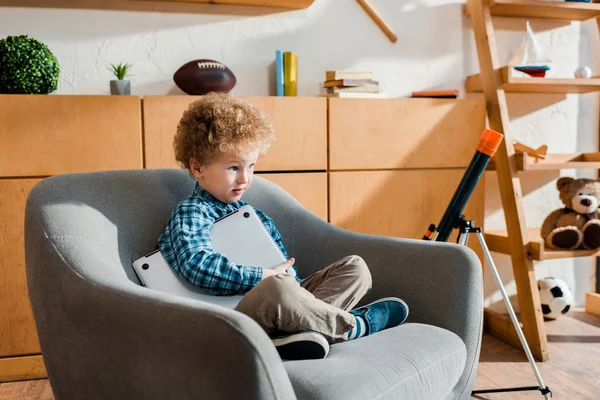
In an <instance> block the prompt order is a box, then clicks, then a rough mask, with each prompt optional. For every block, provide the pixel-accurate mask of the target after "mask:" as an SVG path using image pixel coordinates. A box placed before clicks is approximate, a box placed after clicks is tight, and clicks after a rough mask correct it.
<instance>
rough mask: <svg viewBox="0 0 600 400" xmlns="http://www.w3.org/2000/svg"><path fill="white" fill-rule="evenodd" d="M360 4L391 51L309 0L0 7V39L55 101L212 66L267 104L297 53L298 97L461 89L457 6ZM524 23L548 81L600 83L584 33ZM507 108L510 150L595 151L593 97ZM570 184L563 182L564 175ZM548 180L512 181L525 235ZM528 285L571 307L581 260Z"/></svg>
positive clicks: (469, 51) (334, 4) (466, 55)
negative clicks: (190, 7)
mask: <svg viewBox="0 0 600 400" xmlns="http://www.w3.org/2000/svg"><path fill="white" fill-rule="evenodd" d="M132 1H133V0H132ZM6 3H7V2H4V4H6ZM12 3H15V2H14V1H13V2H12ZM28 3H35V1H28ZM2 4H3V2H0V5H2ZM371 4H372V5H373V7H374V8H375V9H377V10H378V11H379V12H380V13H381V14H382V15H383V16H384V18H385V20H386V21H387V22H388V23H389V24H390V26H391V27H392V30H393V31H394V32H395V33H396V34H397V36H398V42H397V43H395V44H393V43H391V42H390V41H389V40H388V39H387V38H386V37H385V36H384V35H383V33H382V32H381V31H380V30H379V29H378V28H377V26H376V25H375V24H374V23H373V21H371V20H370V19H369V17H368V16H367V15H366V14H365V12H364V11H363V10H362V9H361V8H360V7H359V6H358V4H357V3H356V2H354V1H351V0H316V1H315V2H314V4H313V5H312V6H311V7H310V8H309V9H307V10H301V11H294V12H286V13H280V14H270V15H264V16H254V17H247V16H228V15H204V14H191V13H188V14H186V13H159V12H139V11H135V12H132V11H116V10H112V11H109V10H89V9H87V10H85V9H57V8H30V7H28V8H18V7H13V8H10V7H4V8H2V7H0V37H6V36H8V35H17V34H28V35H30V36H32V37H35V38H37V39H39V40H42V41H43V42H45V43H46V44H47V45H48V46H49V47H50V49H51V50H52V51H53V52H54V54H55V55H56V56H57V57H58V59H59V62H60V64H61V68H62V72H61V78H60V82H59V89H58V91H57V93H62V94H108V93H109V89H108V81H109V80H110V79H111V74H110V72H109V70H108V68H107V66H108V64H110V63H119V62H129V63H133V64H134V68H133V70H132V73H133V74H134V76H132V77H131V81H132V93H133V94H139V95H151V94H152V95H162V94H181V92H180V91H179V89H177V88H176V87H175V85H174V84H173V81H172V75H173V73H174V72H175V70H176V69H177V68H178V67H179V66H181V65H182V64H183V63H185V62H187V61H189V60H192V59H197V58H209V59H215V60H219V61H221V62H223V63H225V64H226V65H227V66H228V67H229V68H230V69H231V70H232V71H233V72H234V73H235V75H236V77H237V80H238V84H237V86H236V87H235V88H234V89H233V91H232V94H235V95H243V96H245V95H259V96H260V95H269V94H274V87H273V61H274V55H275V50H277V49H281V50H291V51H294V52H296V53H297V54H298V68H299V72H298V74H299V87H298V93H299V95H300V96H313V95H316V94H317V93H318V92H319V88H320V85H321V84H322V81H323V79H324V73H325V71H326V70H330V69H342V68H357V69H360V68H365V69H370V70H373V71H374V73H375V77H376V79H378V80H379V81H380V84H381V87H382V90H383V91H385V92H387V93H388V94H389V95H390V96H407V95H408V94H409V93H410V92H411V91H413V90H423V89H429V88H453V87H460V88H462V86H463V84H464V79H465V77H466V76H467V75H470V74H473V73H477V72H478V71H479V67H478V64H477V54H476V50H475V45H474V40H473V33H472V29H471V21H470V18H468V17H466V16H465V15H464V4H463V3H462V2H461V3H455V2H450V1H448V0H428V1H410V0H408V1H402V2H397V1H391V0H371ZM494 21H495V25H496V28H497V29H498V34H497V39H498V40H497V42H498V45H499V59H500V61H501V63H503V64H504V63H506V62H507V61H508V60H509V59H510V56H511V54H512V52H514V51H515V50H516V49H517V47H518V46H519V44H520V42H521V39H522V38H523V31H524V27H525V20H523V19H510V18H495V19H494ZM531 23H532V27H533V29H534V31H536V32H539V35H538V36H539V39H540V41H541V43H542V44H543V45H544V46H546V50H547V52H548V55H549V56H550V57H551V58H552V59H553V60H554V61H555V62H554V64H553V67H554V68H553V69H552V71H551V72H550V74H549V76H563V77H571V76H572V74H573V71H574V70H575V68H576V67H577V66H578V65H584V64H585V65H589V66H590V67H591V68H592V69H593V71H594V73H595V74H598V73H600V71H599V67H600V60H599V59H600V52H599V50H598V49H600V43H599V42H598V37H597V28H596V25H595V24H592V23H591V22H586V23H583V24H582V23H577V22H575V23H571V24H564V23H558V22H552V21H543V20H532V21H531ZM508 100H509V104H510V115H511V119H512V125H511V126H512V128H513V130H512V132H513V135H514V137H515V138H516V139H519V140H522V141H523V142H525V143H527V144H529V145H532V146H536V147H537V146H539V145H541V144H544V143H545V144H548V146H549V151H551V152H575V151H586V150H589V149H592V148H594V147H595V146H596V142H597V135H598V97H597V95H594V94H592V95H584V96H576V95H573V96H560V95H531V94H527V95H525V94H522V95H514V94H513V95H508ZM575 173H576V171H563V175H568V174H575ZM557 176H558V174H557V173H552V172H550V173H536V174H531V173H528V174H527V175H522V177H523V183H524V191H523V192H524V194H525V209H526V215H527V221H528V223H530V224H531V225H532V226H539V225H540V224H541V222H542V221H543V219H544V217H545V216H546V215H547V214H548V213H549V212H550V211H551V210H552V209H554V208H557V207H561V205H560V203H559V201H558V195H557V193H556V190H555V188H554V182H555V179H556V177H557ZM487 178H488V179H487V180H486V191H487V197H488V207H487V208H488V211H487V216H486V228H488V229H493V228H498V227H503V226H504V219H503V215H502V212H501V207H500V198H499V195H498V191H497V184H496V179H495V177H494V175H493V174H489V173H488V174H487ZM539 185H541V186H542V188H541V189H537V187H538V186H539ZM494 258H495V260H496V262H497V263H498V266H499V267H500V270H501V272H502V275H503V279H504V280H505V282H506V284H507V285H508V287H509V289H510V291H511V292H514V282H512V272H511V267H510V262H509V257H507V256H503V255H499V254H494ZM536 274H537V275H538V277H543V276H546V275H549V274H552V275H555V276H559V277H562V278H563V279H565V280H566V281H567V283H568V284H569V286H570V287H571V288H573V290H574V292H575V295H576V300H577V303H578V304H580V305H581V304H583V298H584V297H583V296H584V294H585V292H587V291H589V290H592V289H593V285H594V264H593V260H592V259H589V258H587V259H579V260H570V259H568V260H557V261H546V262H543V263H539V264H537V266H536ZM487 276H488V277H487V278H486V291H487V294H488V302H494V301H497V300H499V299H500V297H499V294H498V292H497V291H496V287H495V284H494V282H493V281H492V280H491V276H490V275H489V274H488V275H487Z"/></svg>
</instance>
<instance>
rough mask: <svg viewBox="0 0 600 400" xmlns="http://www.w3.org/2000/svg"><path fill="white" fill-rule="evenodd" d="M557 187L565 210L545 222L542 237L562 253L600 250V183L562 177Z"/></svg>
mask: <svg viewBox="0 0 600 400" xmlns="http://www.w3.org/2000/svg"><path fill="white" fill-rule="evenodd" d="M556 188H557V189H558V192H559V195H560V200H561V201H562V202H563V203H564V205H565V208H561V209H559V210H555V211H553V212H552V213H551V214H550V215H548V216H547V217H546V219H545V220H544V223H543V224H542V228H541V235H542V239H544V242H545V243H546V245H547V246H548V247H550V248H553V249H561V250H572V249H590V250H594V249H598V248H600V219H598V212H597V211H598V205H599V204H600V180H595V179H573V178H568V177H563V178H560V179H558V181H557V182H556Z"/></svg>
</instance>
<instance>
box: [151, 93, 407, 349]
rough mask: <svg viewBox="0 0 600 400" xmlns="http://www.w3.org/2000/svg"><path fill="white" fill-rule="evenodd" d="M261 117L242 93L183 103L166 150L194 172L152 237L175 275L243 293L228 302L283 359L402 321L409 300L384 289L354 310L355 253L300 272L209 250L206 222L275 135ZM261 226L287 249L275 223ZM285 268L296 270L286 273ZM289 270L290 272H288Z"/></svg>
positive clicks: (358, 263) (359, 289) (358, 264)
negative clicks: (187, 192)
mask: <svg viewBox="0 0 600 400" xmlns="http://www.w3.org/2000/svg"><path fill="white" fill-rule="evenodd" d="M274 140H275V136H274V133H273V128H272V124H271V121H270V119H269V118H268V117H267V116H266V115H265V114H263V113H262V112H261V111H260V110H259V109H257V108H256V107H254V106H252V105H250V104H249V103H247V102H246V101H243V100H242V99H239V98H235V97H232V96H228V95H225V94H216V93H210V94H208V95H206V96H203V97H202V98H201V99H200V100H197V101H195V102H193V103H192V104H191V105H190V106H189V108H188V109H187V110H186V111H185V112H184V114H183V117H182V118H181V121H180V122H179V125H178V127H177V133H176V135H175V139H174V148H175V157H176V159H177V161H178V162H179V163H180V164H181V165H182V167H184V168H187V169H188V170H189V172H190V174H191V175H192V176H193V177H194V179H196V181H197V185H196V187H195V190H194V192H193V194H192V195H191V196H189V197H187V198H186V199H184V200H183V201H181V203H179V205H178V206H177V207H176V209H175V210H174V211H173V213H172V215H171V217H170V218H169V220H168V222H167V226H166V230H165V232H164V233H163V234H162V235H161V236H160V238H159V240H158V246H159V248H160V250H161V253H162V254H163V256H164V258H165V259H166V260H167V262H168V263H169V265H170V266H171V267H172V268H173V269H174V270H175V271H176V272H177V273H178V274H179V275H181V276H182V277H183V278H184V279H186V280H187V281H189V282H191V283H192V284H194V285H196V286H199V287H201V288H205V289H207V290H209V291H210V292H211V293H213V294H215V295H233V294H240V293H242V294H244V297H243V298H242V300H241V301H240V303H239V304H238V306H237V307H236V310H237V311H239V312H242V313H244V314H246V315H248V316H249V317H251V318H252V319H254V320H255V321H256V322H257V323H258V324H259V325H260V326H261V327H262V328H263V329H265V331H266V332H267V333H268V334H270V335H272V337H273V336H274V335H275V336H277V335H278V337H275V338H274V339H273V342H274V344H275V346H276V347H277V349H278V351H279V353H280V355H281V357H282V358H285V359H305V358H323V357H325V356H326V355H327V353H328V351H329V343H335V342H339V341H345V340H351V339H356V338H358V337H361V336H364V335H370V334H373V333H375V332H378V331H380V330H382V329H386V328H390V327H393V326H397V325H399V324H401V323H403V322H404V321H405V320H406V317H407V316H408V307H407V305H406V304H405V303H404V302H403V301H402V300H400V299H397V298H386V299H382V300H378V301H376V302H374V303H372V304H370V305H367V306H363V307H360V308H358V309H355V310H353V307H354V306H355V305H356V304H357V303H358V302H359V300H360V299H361V298H362V297H363V296H364V295H365V294H366V293H367V292H368V291H369V290H370V289H371V274H370V272H369V269H368V268H367V265H366V264H365V262H364V261H363V260H362V258H360V257H359V256H348V257H345V258H343V259H341V260H338V261H336V262H334V263H333V264H331V265H329V266H327V267H326V268H324V269H323V270H321V271H319V272H316V273H314V274H312V275H311V276H309V277H307V278H305V279H301V278H300V277H299V274H298V271H297V270H296V267H295V266H294V262H295V260H294V258H290V259H288V261H287V262H285V263H284V264H281V265H278V266H276V267H274V268H273V269H264V268H260V267H255V266H248V265H236V264H233V263H232V262H230V261H229V260H228V259H227V257H226V256H224V255H223V254H220V253H216V252H213V250H212V248H211V241H210V233H209V230H210V227H211V225H212V224H213V223H214V222H215V220H217V219H219V218H221V217H223V216H225V215H227V214H229V213H231V212H233V211H235V210H237V209H238V208H240V207H242V206H243V205H245V204H246V203H245V202H244V201H243V200H241V198H242V196H243V194H244V193H245V192H246V191H247V190H248V188H249V187H250V185H251V183H252V175H253V173H254V165H255V163H256V161H257V160H258V157H259V155H260V154H264V153H265V152H266V151H267V150H268V148H269V147H270V146H271V144H272V143H273V142H274ZM256 212H257V214H258V216H259V217H260V219H261V220H262V222H263V224H264V226H265V227H266V228H267V230H268V231H269V232H270V234H271V236H272V237H273V239H274V240H275V242H276V243H277V245H278V246H279V248H280V249H281V251H282V252H283V254H284V255H285V257H286V258H288V255H287V252H286V250H285V248H284V246H283V243H282V238H281V235H280V234H279V232H278V231H277V228H276V227H275V224H274V223H273V221H272V220H271V218H269V217H268V216H267V215H265V214H264V213H263V212H261V211H260V210H258V209H256ZM290 268H293V269H294V271H295V272H296V274H289V273H287V271H288V269H290ZM292 275H296V278H294V277H293V276H292Z"/></svg>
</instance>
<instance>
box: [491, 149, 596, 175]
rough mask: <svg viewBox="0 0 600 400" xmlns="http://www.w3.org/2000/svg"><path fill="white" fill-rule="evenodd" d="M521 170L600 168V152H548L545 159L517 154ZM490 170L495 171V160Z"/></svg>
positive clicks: (518, 168)
mask: <svg viewBox="0 0 600 400" xmlns="http://www.w3.org/2000/svg"><path fill="white" fill-rule="evenodd" d="M515 162H516V164H517V170H519V171H551V170H561V169H600V153H568V154H546V158H545V159H538V160H537V161H536V159H535V158H534V157H533V156H529V155H528V154H527V153H517V154H515ZM487 169H488V170H490V171H495V169H496V165H495V163H494V160H491V161H490V163H489V164H488V168H487Z"/></svg>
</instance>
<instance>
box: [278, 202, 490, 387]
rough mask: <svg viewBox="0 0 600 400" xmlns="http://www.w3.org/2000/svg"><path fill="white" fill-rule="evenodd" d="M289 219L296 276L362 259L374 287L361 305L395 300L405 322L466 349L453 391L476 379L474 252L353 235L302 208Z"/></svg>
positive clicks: (479, 287)
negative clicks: (404, 310)
mask: <svg viewBox="0 0 600 400" xmlns="http://www.w3.org/2000/svg"><path fill="white" fill-rule="evenodd" d="M293 220H294V230H293V231H292V232H291V235H290V236H291V238H290V240H291V242H290V244H291V249H290V255H292V256H294V257H296V260H297V264H298V267H299V274H300V276H307V275H308V274H310V273H312V272H314V271H316V270H318V269H321V268H323V267H325V266H327V265H328V264H330V263H331V262H333V261H335V260H337V259H340V258H342V257H344V256H347V255H351V254H356V255H359V256H361V257H362V258H363V259H364V260H365V261H366V263H367V265H368V266H369V269H370V271H371V275H372V277H373V289H372V291H371V292H370V293H369V294H367V296H365V298H364V299H363V300H362V301H361V303H366V302H370V301H372V300H374V299H377V298H381V297H387V296H396V297H400V298H401V299H403V300H405V301H406V303H407V304H408V306H409V308H410V314H409V317H408V322H413V323H414V322H417V323H423V324H430V325H435V326H438V327H441V328H444V329H447V330H449V331H451V332H454V333H455V334H456V335H458V336H459V337H460V338H461V339H462V340H463V342H464V343H465V346H466V348H467V364H466V368H465V371H464V372H463V375H462V377H461V380H460V381H459V383H458V384H457V386H456V387H455V390H461V388H464V387H466V386H467V385H468V384H470V383H471V382H472V381H473V380H474V379H475V374H476V370H477V362H478V360H479V350H480V346H481V334H482V328H483V280H482V266H481V262H480V260H479V258H478V257H477V255H476V254H475V252H473V251H472V250H471V249H469V248H468V247H465V246H460V245H457V244H453V243H443V242H430V241H425V240H413V239H401V238H391V237H383V236H375V235H366V234H360V233H355V232H351V231H348V230H344V229H340V228H338V227H336V226H334V225H331V224H328V223H326V222H324V221H322V220H320V219H319V218H317V217H315V216H313V215H312V214H310V213H309V212H308V211H305V210H299V211H297V212H296V214H295V216H294V217H293ZM288 233H290V232H288ZM284 238H285V237H284ZM457 393H460V392H457Z"/></svg>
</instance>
